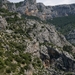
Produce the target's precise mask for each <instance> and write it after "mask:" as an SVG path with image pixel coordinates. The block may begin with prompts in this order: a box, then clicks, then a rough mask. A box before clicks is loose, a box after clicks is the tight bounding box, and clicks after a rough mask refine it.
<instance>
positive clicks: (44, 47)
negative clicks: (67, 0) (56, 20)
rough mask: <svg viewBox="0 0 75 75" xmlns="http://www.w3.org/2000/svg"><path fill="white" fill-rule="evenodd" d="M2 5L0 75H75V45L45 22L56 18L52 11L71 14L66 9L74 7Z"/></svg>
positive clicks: (32, 2)
mask: <svg viewBox="0 0 75 75" xmlns="http://www.w3.org/2000/svg"><path fill="white" fill-rule="evenodd" d="M0 6H1V7H0V75H75V47H74V45H72V44H71V43H69V42H68V41H67V40H66V38H65V37H64V35H62V34H61V33H60V32H58V31H57V29H56V28H55V26H54V25H53V24H52V23H47V22H45V21H43V20H44V19H46V18H47V19H48V18H53V17H56V16H54V15H56V14H55V13H52V12H54V11H56V12H57V13H58V11H59V10H61V9H58V8H62V10H63V9H64V11H63V13H64V12H66V14H68V13H67V10H66V9H65V8H66V7H67V8H69V6H74V5H69V6H68V5H65V6H56V7H52V6H49V7H48V6H45V5H44V4H42V3H36V0H24V1H23V2H19V3H11V2H9V1H6V0H2V1H1V4H0ZM49 9H50V10H49ZM51 10H52V11H51ZM65 10H66V11H65ZM68 10H69V9H68ZM70 10H71V9H70ZM73 10H74V9H73ZM50 11H51V12H50ZM51 13H52V14H54V15H52V14H51ZM73 13H74V12H73ZM42 14H43V15H42ZM49 14H50V15H49ZM69 14H70V13H69ZM36 16H37V17H36ZM58 16H62V14H59V15H58ZM63 16H65V15H63ZM38 17H40V18H41V19H42V20H41V19H39V18H38ZM73 32H75V30H73V31H71V34H70V33H69V34H68V36H69V38H71V37H70V35H72V33H73Z"/></svg>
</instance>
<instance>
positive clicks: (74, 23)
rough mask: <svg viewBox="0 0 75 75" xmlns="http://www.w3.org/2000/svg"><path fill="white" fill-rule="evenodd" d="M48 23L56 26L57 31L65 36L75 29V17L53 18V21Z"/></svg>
mask: <svg viewBox="0 0 75 75" xmlns="http://www.w3.org/2000/svg"><path fill="white" fill-rule="evenodd" d="M47 22H48V23H52V24H54V25H55V26H56V28H57V30H58V31H60V32H61V33H62V34H64V35H66V34H68V32H69V31H71V30H73V29H75V15H70V16H66V17H57V18H53V19H51V20H47Z"/></svg>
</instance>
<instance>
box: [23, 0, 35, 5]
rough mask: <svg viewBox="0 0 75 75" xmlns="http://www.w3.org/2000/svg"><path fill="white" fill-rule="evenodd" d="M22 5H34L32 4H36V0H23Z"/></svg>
mask: <svg viewBox="0 0 75 75" xmlns="http://www.w3.org/2000/svg"><path fill="white" fill-rule="evenodd" d="M24 4H25V5H32V4H33V5H34V4H36V0H24Z"/></svg>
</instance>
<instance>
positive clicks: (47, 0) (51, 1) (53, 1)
mask: <svg viewBox="0 0 75 75" xmlns="http://www.w3.org/2000/svg"><path fill="white" fill-rule="evenodd" d="M9 1H10V2H20V1H24V0H9ZM37 2H42V3H44V4H45V5H50V6H54V5H60V4H72V3H75V0H37Z"/></svg>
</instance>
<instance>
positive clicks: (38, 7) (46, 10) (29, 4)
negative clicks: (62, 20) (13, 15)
mask: <svg viewBox="0 0 75 75" xmlns="http://www.w3.org/2000/svg"><path fill="white" fill-rule="evenodd" d="M7 2H8V1H4V3H7ZM7 5H10V6H8V9H9V10H12V11H15V12H16V11H17V12H20V13H21V14H26V15H29V16H30V15H31V16H37V17H39V18H41V19H42V20H46V19H51V18H54V17H61V16H68V15H73V14H75V4H70V5H58V6H45V5H44V4H43V3H36V0H24V1H23V2H22V4H21V5H19V6H18V7H16V6H15V4H14V3H8V4H7Z"/></svg>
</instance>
